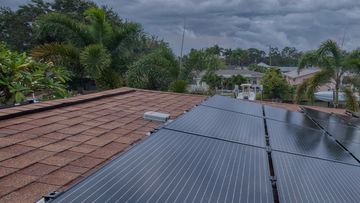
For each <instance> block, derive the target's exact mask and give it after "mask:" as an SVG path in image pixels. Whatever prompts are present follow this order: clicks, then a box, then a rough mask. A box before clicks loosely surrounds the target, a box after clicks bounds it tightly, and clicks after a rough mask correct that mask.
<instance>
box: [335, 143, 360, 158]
mask: <svg viewBox="0 0 360 203" xmlns="http://www.w3.org/2000/svg"><path fill="white" fill-rule="evenodd" d="M340 143H341V144H342V145H343V146H344V147H345V148H346V149H347V150H349V152H350V153H351V154H353V155H354V156H355V157H356V158H357V159H358V160H360V144H359V143H352V142H344V141H340Z"/></svg>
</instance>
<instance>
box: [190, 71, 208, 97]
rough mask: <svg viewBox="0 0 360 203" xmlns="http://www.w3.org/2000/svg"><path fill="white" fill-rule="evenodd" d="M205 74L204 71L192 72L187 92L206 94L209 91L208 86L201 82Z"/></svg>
mask: <svg viewBox="0 0 360 203" xmlns="http://www.w3.org/2000/svg"><path fill="white" fill-rule="evenodd" d="M205 74H206V71H201V72H196V71H194V72H192V75H193V80H192V82H191V84H189V85H188V91H189V92H206V91H208V90H209V86H208V85H207V84H206V82H203V81H202V78H203V77H204V75H205Z"/></svg>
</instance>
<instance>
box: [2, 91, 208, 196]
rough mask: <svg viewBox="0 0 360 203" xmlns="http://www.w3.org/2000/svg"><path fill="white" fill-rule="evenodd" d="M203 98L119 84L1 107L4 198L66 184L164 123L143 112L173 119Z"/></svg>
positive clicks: (60, 188)
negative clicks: (78, 93) (117, 87)
mask: <svg viewBox="0 0 360 203" xmlns="http://www.w3.org/2000/svg"><path fill="white" fill-rule="evenodd" d="M204 99H205V97H204V96H197V95H187V94H175V93H165V92H155V91H146V90H137V89H130V88H120V89H116V90H110V91H104V92H100V93H95V94H89V95H83V96H78V97H74V98H69V99H61V100H55V101H49V102H43V103H37V104H31V105H26V106H20V107H14V108H10V109H3V110H0V183H1V184H0V202H34V201H36V200H38V199H40V198H41V196H43V195H46V194H48V193H49V192H51V191H54V190H57V191H59V190H65V189H67V188H68V187H70V186H71V185H73V184H75V183H77V182H79V181H80V180H82V179H83V178H84V177H86V176H88V175H90V174H91V173H92V172H94V171H96V170H97V169H98V168H99V167H101V166H102V165H104V164H105V163H107V161H108V160H110V159H112V158H113V157H114V156H116V155H118V154H119V153H121V152H122V151H124V150H126V149H127V148H128V147H130V146H131V145H132V144H133V143H135V142H137V141H139V140H141V139H142V138H144V137H145V136H146V133H147V132H149V131H151V130H153V129H154V128H155V127H156V126H158V125H159V124H160V123H158V122H152V121H147V120H144V119H143V118H142V116H143V113H144V112H146V111H159V112H164V113H170V115H171V117H172V119H174V118H176V117H177V116H179V115H181V114H182V113H183V112H184V111H185V110H189V109H191V108H192V107H193V106H194V105H196V104H198V103H200V102H201V101H202V100H204ZM63 104H67V105H63ZM52 107H56V108H52ZM44 108H47V109H44ZM35 111H40V112H35ZM22 114H26V115H22ZM5 118H6V119H5Z"/></svg>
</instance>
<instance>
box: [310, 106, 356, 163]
mask: <svg viewBox="0 0 360 203" xmlns="http://www.w3.org/2000/svg"><path fill="white" fill-rule="evenodd" d="M305 111H306V113H308V115H309V116H310V117H312V118H315V119H314V120H315V121H316V122H317V123H318V124H319V125H320V126H322V127H323V128H324V129H325V130H326V131H327V132H328V133H329V134H330V135H332V136H333V137H334V138H335V139H336V140H337V141H338V142H339V143H340V144H341V145H342V146H344V147H345V148H346V149H347V150H348V151H349V152H350V153H351V154H353V155H354V156H355V157H356V158H357V159H358V160H360V150H359V148H358V147H360V129H359V128H358V127H356V126H354V125H353V124H352V123H349V122H348V120H345V119H343V118H342V117H339V116H336V115H333V114H327V113H323V112H318V111H316V110H309V109H305ZM319 115H321V116H319ZM320 117H321V118H325V117H327V118H328V120H321V119H316V118H320ZM350 120H351V119H350ZM353 122H355V121H354V120H353Z"/></svg>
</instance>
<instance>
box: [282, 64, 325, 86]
mask: <svg viewBox="0 0 360 203" xmlns="http://www.w3.org/2000/svg"><path fill="white" fill-rule="evenodd" d="M319 71H320V69H319V68H310V69H303V70H301V71H300V72H298V70H293V71H290V72H287V73H284V74H283V75H284V76H285V79H286V81H287V82H288V83H289V84H290V85H299V84H301V83H303V82H304V80H306V79H309V78H311V77H312V76H314V74H315V73H317V72H319Z"/></svg>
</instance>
